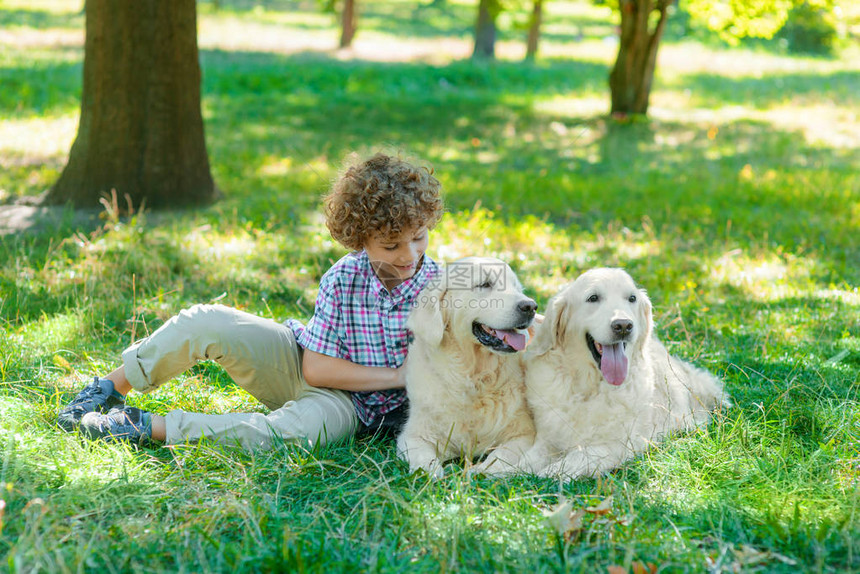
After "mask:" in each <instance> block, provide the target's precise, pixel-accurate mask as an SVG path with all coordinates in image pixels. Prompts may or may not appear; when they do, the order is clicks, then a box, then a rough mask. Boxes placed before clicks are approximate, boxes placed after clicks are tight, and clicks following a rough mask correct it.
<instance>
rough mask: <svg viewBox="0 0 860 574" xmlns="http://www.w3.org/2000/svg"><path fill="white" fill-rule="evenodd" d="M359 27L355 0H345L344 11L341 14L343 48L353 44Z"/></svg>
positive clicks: (341, 41)
mask: <svg viewBox="0 0 860 574" xmlns="http://www.w3.org/2000/svg"><path fill="white" fill-rule="evenodd" d="M357 27H358V19H357V14H356V10H355V0H344V2H343V13H342V14H341V34H340V47H341V48H349V47H350V46H352V39H353V38H355V31H356V29H357Z"/></svg>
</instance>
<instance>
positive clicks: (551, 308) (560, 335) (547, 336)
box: [528, 289, 569, 355]
mask: <svg viewBox="0 0 860 574" xmlns="http://www.w3.org/2000/svg"><path fill="white" fill-rule="evenodd" d="M566 291H567V289H562V290H561V291H559V292H558V294H557V295H556V296H555V297H553V298H552V299H550V301H549V304H548V305H547V311H546V315H545V316H544V320H543V323H541V324H540V326H538V328H537V333H536V334H535V339H534V341H532V342H531V344H530V345H529V346H528V350H529V351H531V353H533V354H535V355H543V354H544V353H546V352H547V351H549V350H550V349H552V348H553V347H555V346H556V344H557V343H558V342H559V341H563V340H564V335H565V331H566V330H567V312H566V311H567V306H568V304H569V302H568V300H567V297H566V296H565V292H566Z"/></svg>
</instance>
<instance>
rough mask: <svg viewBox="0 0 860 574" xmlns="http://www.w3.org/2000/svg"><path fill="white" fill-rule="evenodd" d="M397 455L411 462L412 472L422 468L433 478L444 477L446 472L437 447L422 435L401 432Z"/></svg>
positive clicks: (398, 439)
mask: <svg viewBox="0 0 860 574" xmlns="http://www.w3.org/2000/svg"><path fill="white" fill-rule="evenodd" d="M397 456H399V457H400V458H401V459H402V460H405V461H406V462H407V463H408V464H409V471H410V472H415V471H416V470H418V469H419V468H420V469H423V470H424V471H426V472H427V474H429V475H430V476H432V477H433V478H442V476H444V474H445V469H444V468H442V461H441V460H440V458H439V455H438V454H437V452H436V447H435V446H434V445H433V444H432V443H430V442H428V441H426V440H424V439H422V438H421V437H415V436H406V435H405V434H401V435H400V436H399V437H398V438H397Z"/></svg>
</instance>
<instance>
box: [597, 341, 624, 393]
mask: <svg viewBox="0 0 860 574" xmlns="http://www.w3.org/2000/svg"><path fill="white" fill-rule="evenodd" d="M600 371H601V372H602V373H603V376H604V378H605V379H606V381H607V382H608V383H609V384H610V385H616V386H617V385H620V384H621V383H623V382H624V379H626V378H627V356H626V355H625V354H624V344H623V343H616V344H614V345H604V346H603V356H602V357H601V358H600Z"/></svg>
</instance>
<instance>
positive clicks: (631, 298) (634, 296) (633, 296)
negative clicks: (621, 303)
mask: <svg viewBox="0 0 860 574" xmlns="http://www.w3.org/2000/svg"><path fill="white" fill-rule="evenodd" d="M627 300H628V301H630V302H631V303H635V302H636V295H631V296H630V298H629V299H627Z"/></svg>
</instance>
